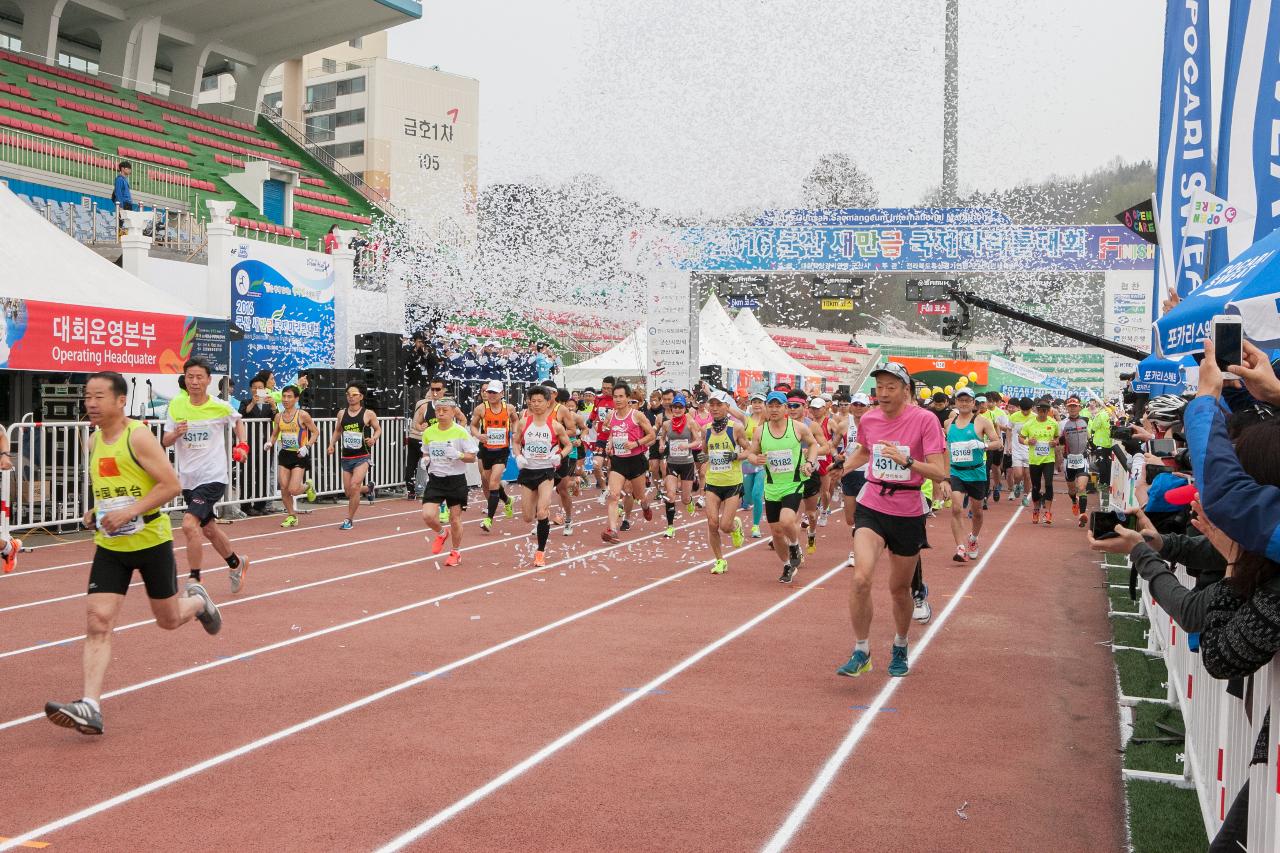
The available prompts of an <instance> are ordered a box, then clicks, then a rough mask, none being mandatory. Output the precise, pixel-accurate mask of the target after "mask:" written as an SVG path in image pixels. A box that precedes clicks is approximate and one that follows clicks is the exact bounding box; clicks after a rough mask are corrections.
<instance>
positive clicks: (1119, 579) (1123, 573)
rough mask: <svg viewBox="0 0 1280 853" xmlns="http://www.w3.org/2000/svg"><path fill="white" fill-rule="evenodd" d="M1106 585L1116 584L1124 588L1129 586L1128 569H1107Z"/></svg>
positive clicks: (1109, 567) (1118, 567) (1115, 567)
mask: <svg viewBox="0 0 1280 853" xmlns="http://www.w3.org/2000/svg"><path fill="white" fill-rule="evenodd" d="M1107 583H1118V584H1123V585H1124V586H1126V587H1127V586H1128V585H1129V569H1128V567H1122V566H1108V567H1107Z"/></svg>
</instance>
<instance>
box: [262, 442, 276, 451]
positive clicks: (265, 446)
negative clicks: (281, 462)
mask: <svg viewBox="0 0 1280 853" xmlns="http://www.w3.org/2000/svg"><path fill="white" fill-rule="evenodd" d="M262 449H263V450H265V451H267V452H268V453H270V452H271V451H273V450H275V449H276V443H275V442H274V441H266V442H263V444H262Z"/></svg>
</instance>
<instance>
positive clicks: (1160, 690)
mask: <svg viewBox="0 0 1280 853" xmlns="http://www.w3.org/2000/svg"><path fill="white" fill-rule="evenodd" d="M1115 657H1116V668H1117V669H1118V670H1119V671H1120V690H1121V691H1122V692H1123V693H1124V695H1126V696H1145V697H1147V698H1150V699H1163V698H1165V696H1166V695H1168V690H1167V689H1166V688H1165V686H1164V684H1165V682H1166V681H1167V680H1168V678H1169V671H1168V670H1167V669H1166V668H1165V665H1164V661H1162V660H1160V658H1153V657H1150V656H1148V655H1145V654H1143V653H1142V652H1131V651H1127V650H1124V649H1121V650H1119V651H1117V652H1116V653H1115Z"/></svg>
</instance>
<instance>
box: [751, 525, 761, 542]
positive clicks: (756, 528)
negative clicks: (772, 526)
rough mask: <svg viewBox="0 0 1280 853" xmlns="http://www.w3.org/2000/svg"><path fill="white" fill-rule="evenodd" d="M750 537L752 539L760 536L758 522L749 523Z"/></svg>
mask: <svg viewBox="0 0 1280 853" xmlns="http://www.w3.org/2000/svg"><path fill="white" fill-rule="evenodd" d="M751 538H752V539H759V538H760V525H758V524H753V525H751Z"/></svg>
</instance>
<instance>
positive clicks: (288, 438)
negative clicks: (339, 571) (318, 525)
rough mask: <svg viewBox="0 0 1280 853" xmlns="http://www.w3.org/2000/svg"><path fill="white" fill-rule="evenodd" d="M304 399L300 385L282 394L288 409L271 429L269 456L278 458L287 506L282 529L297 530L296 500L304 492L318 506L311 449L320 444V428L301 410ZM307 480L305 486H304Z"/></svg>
mask: <svg viewBox="0 0 1280 853" xmlns="http://www.w3.org/2000/svg"><path fill="white" fill-rule="evenodd" d="M300 396H301V394H300V392H299V391H298V386H296V385H286V386H285V387H284V390H283V391H281V392H280V402H281V403H282V404H283V406H284V408H283V409H282V410H280V411H279V412H277V413H276V416H275V420H274V421H273V422H272V425H271V439H270V441H268V442H267V446H266V450H267V452H268V453H270V452H272V451H273V450H278V453H277V455H276V480H277V482H278V483H279V484H280V500H281V502H282V503H283V504H284V521H282V522H280V526H281V527H294V526H296V525H297V523H298V515H297V510H296V508H295V505H294V499H295V498H297V496H298V495H300V494H303V493H304V492H305V493H306V495H307V500H309V501H312V502H314V501H315V499H316V488H315V484H314V482H312V478H311V448H312V446H313V445H314V444H315V441H316V425H315V422H314V421H312V420H311V415H309V414H307V413H306V412H304V411H302V410H301V409H299V408H298V398H299V397H300ZM304 478H305V482H304Z"/></svg>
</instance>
